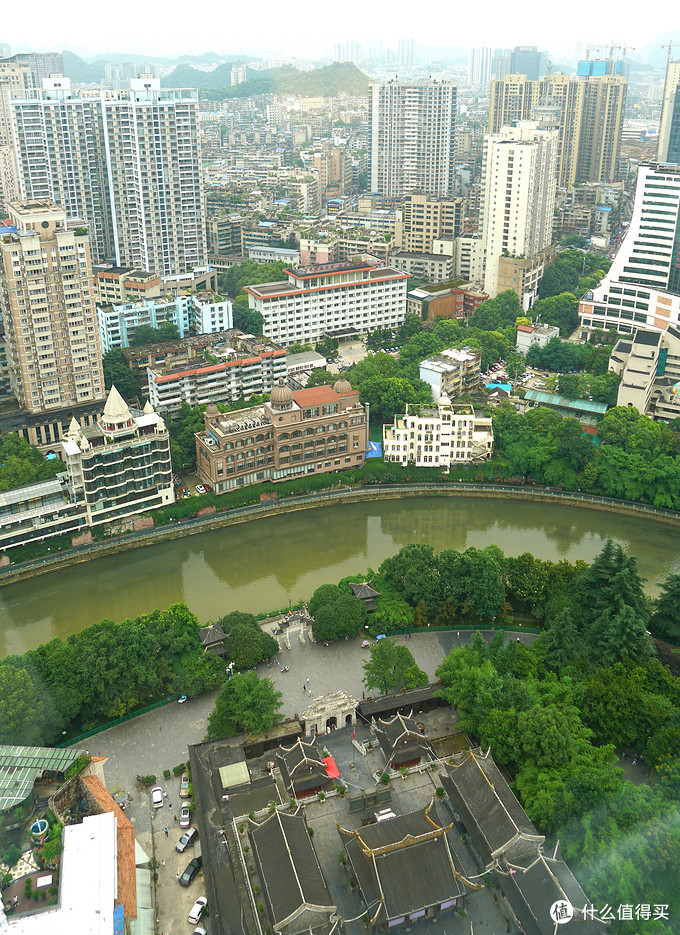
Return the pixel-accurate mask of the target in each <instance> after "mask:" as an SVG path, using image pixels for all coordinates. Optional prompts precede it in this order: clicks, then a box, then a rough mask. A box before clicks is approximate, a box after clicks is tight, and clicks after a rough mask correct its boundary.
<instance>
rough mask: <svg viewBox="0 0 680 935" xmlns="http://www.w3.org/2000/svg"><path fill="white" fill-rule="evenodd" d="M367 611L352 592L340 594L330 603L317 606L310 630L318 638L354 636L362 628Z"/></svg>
mask: <svg viewBox="0 0 680 935" xmlns="http://www.w3.org/2000/svg"><path fill="white" fill-rule="evenodd" d="M367 617H368V611H367V610H366V605H365V604H364V602H363V601H361V600H359V598H358V597H355V596H354V595H353V594H341V595H340V596H339V597H338V598H336V599H335V600H334V601H333V602H332V603H330V604H324V605H323V606H321V607H319V609H318V610H317V611H316V614H315V615H314V623H313V624H312V630H313V632H314V636H315V637H316V638H317V639H318V640H325V641H329V642H330V641H331V640H339V639H341V638H343V637H351V636H356V634H357V633H359V632H360V631H361V630H363V628H364V626H365V624H366V620H367Z"/></svg>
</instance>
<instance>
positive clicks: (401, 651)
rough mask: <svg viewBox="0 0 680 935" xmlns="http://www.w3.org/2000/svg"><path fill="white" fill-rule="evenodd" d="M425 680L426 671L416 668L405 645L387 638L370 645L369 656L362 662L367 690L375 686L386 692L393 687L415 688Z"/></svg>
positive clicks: (425, 683) (423, 683) (425, 682)
mask: <svg viewBox="0 0 680 935" xmlns="http://www.w3.org/2000/svg"><path fill="white" fill-rule="evenodd" d="M423 680H424V681H423ZM407 682H408V685H407V684H406V683H407ZM427 682H428V680H427V675H426V673H424V672H423V671H422V669H419V668H418V666H417V665H416V661H415V659H414V658H413V654H412V653H411V651H410V650H409V649H408V648H407V647H406V646H399V645H398V644H397V643H395V641H394V640H393V639H389V638H386V639H384V640H378V641H377V642H375V643H373V644H372V645H371V648H370V658H369V659H367V660H366V662H364V685H365V686H366V688H367V689H368V690H369V691H371V690H372V689H374V688H376V689H378V690H379V691H381V692H382V693H383V694H387V692H388V691H390V690H391V689H393V688H399V687H400V686H403V687H404V688H407V687H408V688H417V687H421V686H422V685H427Z"/></svg>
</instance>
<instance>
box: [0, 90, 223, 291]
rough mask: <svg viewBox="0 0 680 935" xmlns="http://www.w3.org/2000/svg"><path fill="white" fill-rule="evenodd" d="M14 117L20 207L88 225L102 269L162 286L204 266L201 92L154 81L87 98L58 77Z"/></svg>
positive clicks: (19, 98)
mask: <svg viewBox="0 0 680 935" xmlns="http://www.w3.org/2000/svg"><path fill="white" fill-rule="evenodd" d="M10 107H11V119H12V126H13V132H14V145H15V152H16V158H17V163H18V169H19V181H20V186H21V197H22V199H24V200H27V201H31V200H35V199H45V198H51V199H53V200H54V201H56V202H57V203H58V204H61V205H63V207H64V208H65V209H66V213H67V214H68V215H69V216H70V217H74V218H82V219H83V220H84V221H85V222H86V223H87V225H88V227H89V229H90V236H91V240H92V252H93V255H94V258H95V260H96V261H103V260H107V259H113V260H114V261H115V263H116V265H117V266H128V267H131V268H134V269H143V270H149V271H151V272H155V273H157V274H158V275H161V276H167V275H173V274H176V273H184V272H186V271H187V270H188V269H189V268H191V267H197V266H204V265H205V262H206V245H205V219H204V210H203V198H202V191H201V174H200V153H199V143H198V92H197V91H194V90H187V89H177V90H165V89H164V90H161V88H160V82H159V80H158V79H157V78H152V77H149V76H142V77H141V78H137V79H133V80H132V81H131V87H130V89H129V90H125V91H121V90H117V91H114V90H96V91H89V90H88V91H84V90H75V89H72V88H71V83H70V80H69V79H68V78H61V77H57V78H47V79H45V80H44V81H43V88H42V89H41V90H28V91H25V92H23V93H20V94H19V93H18V94H15V96H14V97H13V99H12V101H11V104H10Z"/></svg>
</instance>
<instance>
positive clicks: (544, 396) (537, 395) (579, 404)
mask: <svg viewBox="0 0 680 935" xmlns="http://www.w3.org/2000/svg"><path fill="white" fill-rule="evenodd" d="M524 398H525V399H528V400H530V401H531V402H535V403H545V405H546V406H556V407H558V408H559V409H571V410H572V411H573V412H592V413H597V414H598V415H604V414H605V412H606V411H607V404H606V403H595V402H593V401H592V400H591V399H569V398H568V397H566V396H559V395H558V394H557V393H544V392H543V391H542V390H527V391H526V393H525V394H524Z"/></svg>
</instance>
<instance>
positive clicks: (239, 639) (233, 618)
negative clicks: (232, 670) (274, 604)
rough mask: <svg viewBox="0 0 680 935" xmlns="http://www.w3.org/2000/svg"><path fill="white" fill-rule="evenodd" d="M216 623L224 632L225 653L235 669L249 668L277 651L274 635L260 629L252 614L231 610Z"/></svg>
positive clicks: (277, 646)
mask: <svg viewBox="0 0 680 935" xmlns="http://www.w3.org/2000/svg"><path fill="white" fill-rule="evenodd" d="M218 624H219V626H220V627H221V628H222V630H223V632H224V633H225V634H226V639H225V640H224V648H225V650H226V655H227V656H228V658H229V660H230V661H231V662H233V663H234V666H235V667H236V668H237V669H251V668H253V666H256V665H257V664H258V662H262V660H263V659H266V658H268V657H269V656H275V655H276V654H277V652H278V649H279V645H278V643H277V642H276V640H275V639H274V637H273V636H270V635H269V634H268V633H265V632H264V630H262V628H261V627H260V625H259V623H258V622H257V620H256V619H255V617H254V616H253V615H252V614H244V613H241V612H239V611H233V612H232V613H230V614H227V616H226V617H222V618H221V620H218Z"/></svg>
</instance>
